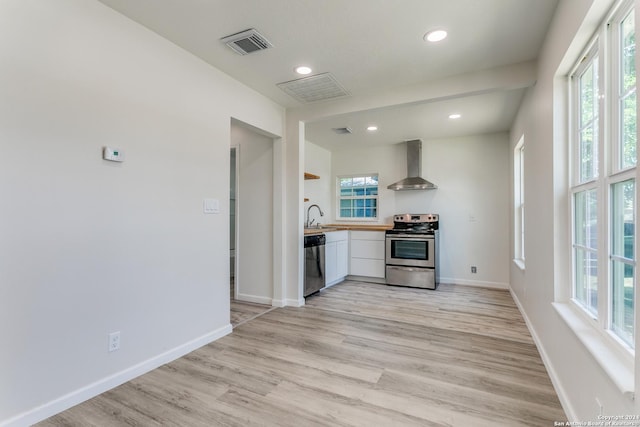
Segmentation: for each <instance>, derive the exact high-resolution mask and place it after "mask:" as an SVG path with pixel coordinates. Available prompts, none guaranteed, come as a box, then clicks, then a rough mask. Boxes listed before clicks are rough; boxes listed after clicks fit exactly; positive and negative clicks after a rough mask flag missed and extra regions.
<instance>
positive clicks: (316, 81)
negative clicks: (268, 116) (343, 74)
mask: <svg viewBox="0 0 640 427" xmlns="http://www.w3.org/2000/svg"><path fill="white" fill-rule="evenodd" d="M277 86H278V87H279V88H280V89H282V90H283V91H285V92H286V93H287V94H288V95H289V96H291V97H293V98H295V99H296V100H298V101H300V102H304V103H308V102H316V101H324V100H326V99H336V98H342V97H345V96H349V92H347V91H346V90H345V89H344V88H343V87H342V86H340V84H339V83H338V81H337V80H336V79H335V77H333V76H332V75H331V74H330V73H322V74H316V75H315V76H309V77H303V78H301V79H296V80H291V81H288V82H284V83H278V85H277Z"/></svg>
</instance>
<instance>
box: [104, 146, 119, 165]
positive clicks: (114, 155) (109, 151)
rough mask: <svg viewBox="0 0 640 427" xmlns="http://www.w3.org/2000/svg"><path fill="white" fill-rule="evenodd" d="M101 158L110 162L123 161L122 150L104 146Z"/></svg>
mask: <svg viewBox="0 0 640 427" xmlns="http://www.w3.org/2000/svg"><path fill="white" fill-rule="evenodd" d="M102 158H103V159H105V160H109V161H110V162H124V152H123V151H122V150H120V149H118V148H113V147H104V148H103V149H102Z"/></svg>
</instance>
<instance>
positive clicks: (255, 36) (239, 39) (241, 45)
mask: <svg viewBox="0 0 640 427" xmlns="http://www.w3.org/2000/svg"><path fill="white" fill-rule="evenodd" d="M220 40H221V41H222V42H223V43H225V44H226V45H227V46H229V47H230V48H231V49H233V50H234V51H235V52H236V53H239V54H240V55H248V54H250V53H252V52H257V51H259V50H265V49H269V48H270V47H273V45H272V44H271V43H270V42H269V40H267V39H266V38H265V37H264V36H263V35H262V34H260V33H259V32H258V31H257V30H256V29H254V28H251V29H248V30H245V31H241V32H239V33H236V34H232V35H230V36H227V37H223V38H221V39H220Z"/></svg>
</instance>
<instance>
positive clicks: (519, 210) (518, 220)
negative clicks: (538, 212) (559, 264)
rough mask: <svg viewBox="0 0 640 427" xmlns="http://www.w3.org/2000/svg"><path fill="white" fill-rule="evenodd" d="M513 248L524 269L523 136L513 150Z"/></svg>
mask: <svg viewBox="0 0 640 427" xmlns="http://www.w3.org/2000/svg"><path fill="white" fill-rule="evenodd" d="M513 193H514V194H513V200H514V205H515V206H514V218H513V224H514V233H513V235H514V248H513V254H514V256H513V258H514V261H515V263H516V264H517V265H518V267H520V268H521V269H524V135H523V136H522V137H521V138H520V141H518V143H517V144H516V147H515V149H514V150H513Z"/></svg>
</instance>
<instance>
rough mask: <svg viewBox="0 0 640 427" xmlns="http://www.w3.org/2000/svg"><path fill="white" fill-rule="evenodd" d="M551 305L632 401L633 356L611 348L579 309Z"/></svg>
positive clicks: (562, 305) (610, 343)
mask: <svg viewBox="0 0 640 427" xmlns="http://www.w3.org/2000/svg"><path fill="white" fill-rule="evenodd" d="M552 305H553V307H554V308H555V310H556V312H557V313H558V314H559V315H560V317H561V318H562V319H563V320H564V321H565V322H566V323H567V325H568V326H569V328H570V329H571V330H572V331H573V332H574V333H575V334H576V336H577V337H578V339H579V340H580V342H582V344H583V345H584V346H585V348H586V349H587V350H588V351H589V353H591V355H592V356H593V358H594V359H595V360H596V361H597V362H598V364H599V365H600V367H601V368H602V369H603V370H604V372H606V374H607V375H608V376H609V378H611V380H612V381H613V383H614V384H615V385H616V386H617V387H618V389H619V390H620V392H621V393H622V394H623V395H624V396H626V397H628V398H629V399H631V400H633V399H634V398H635V390H634V379H633V378H634V376H633V356H631V354H624V353H623V351H624V350H623V349H619V350H618V349H616V348H613V345H614V343H613V342H610V341H609V339H607V338H608V337H606V336H604V335H603V334H602V333H600V331H598V330H597V329H596V328H594V327H593V325H591V324H589V322H588V321H587V320H586V319H585V316H584V315H583V314H582V313H579V312H578V310H579V309H578V308H577V307H573V306H572V304H571V303H557V302H556V303H553V304H552Z"/></svg>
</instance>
